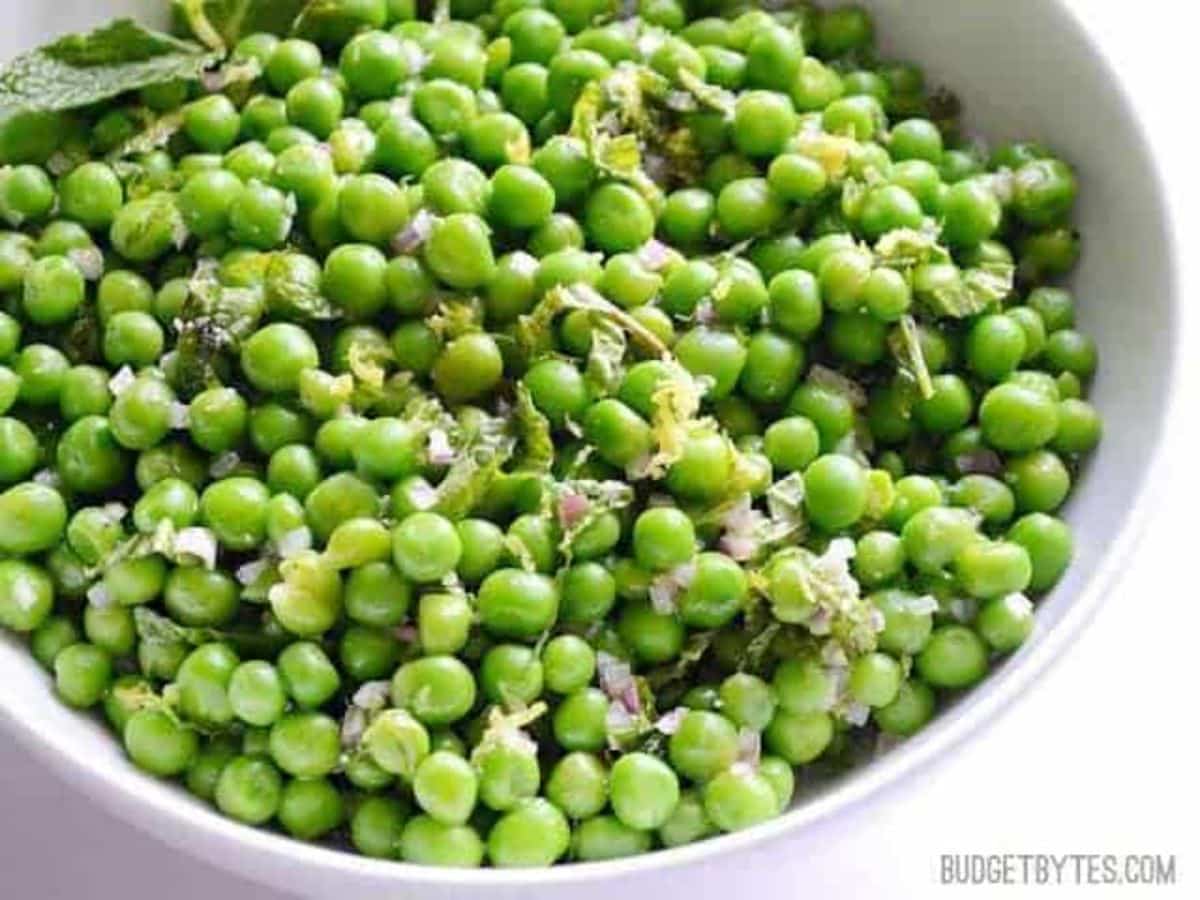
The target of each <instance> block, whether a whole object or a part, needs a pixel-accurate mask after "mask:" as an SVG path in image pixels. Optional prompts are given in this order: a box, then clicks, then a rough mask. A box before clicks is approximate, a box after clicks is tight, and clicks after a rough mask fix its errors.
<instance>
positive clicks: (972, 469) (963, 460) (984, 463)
mask: <svg viewBox="0 0 1200 900" xmlns="http://www.w3.org/2000/svg"><path fill="white" fill-rule="evenodd" d="M954 465H955V467H956V468H957V469H958V471H960V472H961V473H962V474H964V475H1003V474H1004V461H1003V460H1002V459H1001V458H1000V455H999V454H998V453H997V452H996V451H995V450H989V449H987V448H986V447H985V448H981V449H979V450H972V451H971V452H970V453H963V454H962V455H960V456H956V457H954Z"/></svg>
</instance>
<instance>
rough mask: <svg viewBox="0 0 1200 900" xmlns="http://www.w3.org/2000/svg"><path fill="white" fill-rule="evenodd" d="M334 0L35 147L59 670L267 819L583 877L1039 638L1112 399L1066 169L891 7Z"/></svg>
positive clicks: (18, 263)
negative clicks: (889, 28)
mask: <svg viewBox="0 0 1200 900" xmlns="http://www.w3.org/2000/svg"><path fill="white" fill-rule="evenodd" d="M327 5H330V4H327ZM333 5H334V6H339V7H340V8H343V12H344V14H345V17H346V18H345V21H346V22H348V23H349V27H342V28H331V29H328V30H327V32H326V33H320V34H315V35H307V36H303V37H295V36H293V37H288V38H280V37H277V36H274V35H268V34H254V35H251V36H248V37H246V38H244V39H242V40H241V42H240V43H239V44H238V45H237V46H236V48H235V49H234V50H233V51H232V55H233V58H234V61H235V62H238V63H241V64H243V65H242V69H243V71H246V70H247V69H248V70H249V73H250V74H249V76H244V77H243V78H242V79H241V80H239V79H238V78H230V79H225V82H226V83H225V84H224V86H223V87H221V88H220V89H219V90H217V91H211V92H210V91H209V90H207V89H206V87H205V86H203V85H201V84H195V83H182V82H171V83H167V84H162V85H154V86H151V87H148V88H146V89H144V90H142V91H141V92H139V93H138V94H137V95H136V96H129V95H126V96H122V97H119V98H117V99H116V100H114V101H112V102H110V103H106V104H103V105H102V106H100V107H97V108H93V109H90V110H85V111H82V112H81V113H78V114H76V115H75V126H76V129H77V130H76V132H75V133H74V136H73V137H72V138H71V140H72V141H74V144H73V145H72V146H74V148H75V151H74V153H73V154H72V153H68V152H66V149H65V148H67V146H68V144H69V142H67V141H65V142H64V144H63V147H64V149H63V150H60V151H59V152H57V153H56V154H54V155H53V156H52V157H50V158H49V159H47V160H44V161H43V164H38V163H35V162H22V163H21V164H17V165H9V166H6V167H5V168H4V169H3V170H2V171H0V216H2V217H3V218H5V219H6V220H7V222H8V224H9V226H10V227H11V229H12V230H9V231H5V232H3V233H2V234H0V292H2V296H3V308H4V310H5V311H4V312H0V488H2V492H0V625H2V626H4V627H5V628H7V629H10V630H11V631H13V632H16V633H17V634H18V635H21V636H23V638H25V639H27V641H28V645H29V647H30V649H31V651H32V654H33V656H34V657H35V658H36V659H37V660H38V661H39V662H40V663H41V664H42V665H44V666H45V667H47V668H48V669H50V670H52V672H53V676H54V684H55V689H56V691H57V693H58V695H59V696H60V697H61V698H62V700H63V701H64V702H66V703H68V704H70V705H72V706H74V707H78V708H80V709H92V708H98V709H99V710H101V711H102V713H103V717H104V718H105V720H106V721H107V722H108V723H109V724H110V725H111V727H112V729H113V731H114V732H115V734H116V735H117V736H118V738H119V739H120V740H121V741H122V742H123V744H124V747H125V749H126V751H127V752H128V755H129V757H130V759H131V760H132V761H133V763H134V764H135V765H137V766H138V767H140V768H141V769H144V770H145V771H147V772H149V773H152V774H154V775H156V776H160V777H164V778H170V779H177V780H179V781H181V782H182V783H183V784H184V785H186V787H187V789H188V790H189V791H191V792H193V793H194V794H195V795H197V796H198V797H201V798H204V799H205V800H207V801H211V802H212V803H213V804H215V806H216V807H217V808H218V809H219V810H220V811H221V812H222V813H223V814H225V815H227V816H229V817H232V818H233V819H236V820H238V821H241V822H245V823H249V824H253V825H274V826H277V827H278V828H280V829H282V830H283V831H285V832H286V833H288V834H291V835H293V836H295V837H297V838H301V839H305V840H318V839H327V840H333V841H336V842H339V843H345V844H348V845H349V846H351V847H353V848H354V849H356V850H357V851H359V852H361V853H364V854H367V855H370V856H375V857H382V858H389V859H401V860H406V861H410V862H415V863H424V864H433V865H447V866H479V865H482V864H485V863H486V864H490V865H493V866H501V867H506V866H542V865H549V864H552V863H554V862H556V861H560V860H580V861H586V860H600V859H608V858H613V857H618V856H624V855H629V854H636V853H642V852H646V851H650V850H652V849H654V848H658V847H674V846H678V845H681V844H684V843H688V842H692V841H696V840H700V839H703V838H705V837H708V836H710V835H715V834H718V833H720V832H727V831H732V830H736V829H741V828H745V827H748V826H751V825H754V824H756V823H758V822H761V821H763V820H766V819H769V818H771V817H774V816H777V815H779V814H780V813H782V812H783V811H784V810H786V809H787V808H788V806H789V804H790V803H791V802H792V800H793V793H794V792H795V791H796V789H797V787H798V786H799V787H800V788H801V790H803V787H804V785H806V784H807V783H809V781H810V780H812V778H814V777H815V774H814V773H819V772H821V771H823V770H824V769H827V768H830V767H835V768H836V767H837V766H838V765H839V761H842V760H844V759H846V758H847V757H848V755H849V754H850V752H851V750H853V749H854V748H855V747H856V746H859V745H861V744H862V742H863V741H864V740H875V739H876V736H878V737H882V738H896V737H904V736H908V735H911V734H913V733H914V732H916V731H917V730H918V729H920V728H921V727H922V726H923V725H925V724H926V723H927V722H928V721H929V720H930V719H931V718H932V717H933V715H934V713H935V710H936V708H937V706H938V705H939V703H940V702H942V701H944V700H946V699H948V698H952V697H953V696H954V695H955V694H956V692H958V691H960V690H962V689H964V688H968V687H970V686H972V685H974V684H976V683H977V682H979V681H980V680H981V679H982V678H984V676H985V675H986V674H987V672H988V670H989V667H990V666H991V665H992V664H993V663H994V662H995V660H996V659H997V658H998V657H999V656H1001V655H1003V654H1007V653H1009V652H1011V651H1014V650H1015V649H1017V648H1018V647H1019V646H1020V645H1021V644H1022V642H1023V641H1025V639H1026V638H1027V637H1028V636H1029V635H1030V633H1031V630H1032V629H1033V628H1034V613H1033V605H1032V603H1031V599H1030V598H1036V597H1037V596H1039V595H1040V594H1042V593H1044V592H1045V591H1047V590H1049V589H1050V588H1051V587H1053V586H1054V585H1055V583H1056V582H1057V581H1058V580H1059V579H1060V577H1061V576H1062V575H1063V573H1064V571H1065V570H1066V568H1067V566H1068V563H1069V561H1070V558H1071V556H1072V538H1071V533H1070V531H1069V529H1068V526H1067V525H1066V524H1065V523H1064V522H1063V521H1062V520H1061V519H1059V518H1057V517H1056V513H1057V512H1058V511H1059V509H1060V507H1061V506H1062V505H1063V503H1064V501H1065V500H1066V498H1067V495H1068V493H1069V491H1070V488H1071V485H1072V481H1073V477H1074V474H1075V472H1076V471H1077V468H1078V465H1079V463H1080V460H1081V458H1082V457H1083V456H1084V455H1085V454H1086V453H1088V451H1090V450H1092V449H1093V448H1094V447H1095V446H1096V444H1097V442H1098V441H1099V439H1100V432H1101V423H1100V419H1099V417H1098V415H1097V413H1096V411H1095V410H1094V409H1093V407H1092V406H1090V405H1089V404H1088V403H1087V401H1086V400H1084V399H1082V398H1083V395H1084V393H1085V390H1086V386H1087V384H1088V381H1089V379H1090V378H1091V377H1092V375H1093V372H1094V370H1095V368H1096V361H1097V353H1096V349H1095V346H1094V344H1093V342H1092V341H1091V340H1090V339H1089V338H1088V337H1087V336H1085V335H1084V334H1082V333H1081V332H1079V331H1077V330H1075V327H1074V320H1075V309H1074V303H1073V299H1072V296H1071V294H1070V293H1069V292H1068V291H1067V290H1065V289H1064V288H1062V287H1059V286H1055V284H1054V282H1055V281H1056V279H1059V278H1061V277H1062V276H1064V275H1066V274H1067V273H1068V272H1069V271H1070V270H1071V268H1072V267H1073V266H1074V264H1075V262H1076V259H1077V257H1078V252H1079V243H1078V236H1077V235H1076V234H1075V232H1074V231H1073V230H1072V229H1071V226H1070V215H1071V209H1072V206H1073V203H1074V200H1075V196H1076V191H1077V185H1076V179H1075V176H1074V174H1073V172H1072V170H1071V169H1070V167H1069V166H1068V165H1067V164H1066V163H1064V162H1062V161H1060V160H1058V159H1056V158H1055V157H1053V155H1051V154H1050V153H1049V152H1048V151H1047V150H1045V149H1043V148H1042V147H1040V146H1039V145H1036V144H1033V143H1014V144H1007V145H1004V146H1002V147H999V148H998V149H996V150H995V151H994V152H992V153H991V154H990V155H989V154H988V153H986V152H985V151H984V150H982V149H981V148H980V147H979V146H978V145H975V144H971V143H970V142H968V141H967V140H966V138H965V137H964V136H963V134H962V133H961V131H960V129H959V126H958V123H957V119H956V111H955V109H954V106H955V104H954V102H953V98H952V97H950V96H949V95H948V94H946V92H944V91H939V90H931V89H928V88H927V87H926V86H925V84H924V81H923V78H922V74H921V70H920V69H919V68H917V67H915V66H913V65H909V64H903V63H894V62H890V61H887V60H884V59H881V58H880V57H879V56H878V55H877V54H876V52H875V51H874V49H873V28H872V22H871V19H870V17H869V16H868V14H867V13H866V12H864V11H863V10H862V9H860V8H857V7H853V6H847V7H840V8H836V9H829V10H819V9H816V8H814V7H812V6H810V5H807V4H804V3H797V4H794V5H789V6H788V8H787V9H784V10H780V11H775V12H767V11H763V10H762V9H751V10H749V11H747V10H746V9H745V8H744V7H739V6H736V5H735V6H725V5H723V4H721V3H720V2H716V0H643V2H641V3H639V4H638V5H637V8H636V10H635V11H634V13H632V14H631V13H630V12H629V11H628V10H625V11H622V10H618V9H616V8H615V7H614V6H613V5H612V4H610V3H609V2H607V0H499V2H495V3H490V2H487V0H461V2H460V0H453V2H452V3H450V5H449V10H450V13H451V16H450V17H447V16H446V13H445V9H444V8H443V7H439V9H438V10H435V11H433V12H432V13H430V11H429V10H426V9H424V7H422V8H421V9H420V10H418V9H417V8H416V7H415V6H414V4H413V2H412V0H387V2H385V0H353V2H351V0H344V2H341V3H340V4H333ZM309 38H312V39H311V40H310V39H309ZM255 63H257V65H255ZM246 77H248V78H249V79H250V80H246ZM631 85H636V86H637V87H636V88H635V90H634V93H632V94H631V93H629V89H630V86H631ZM210 87H211V86H210ZM638 91H641V94H640V95H639V94H638ZM148 120H149V121H157V122H158V123H159V125H161V126H163V127H162V128H161V129H160V130H161V131H162V133H161V134H160V136H159V140H158V142H157V146H156V145H155V142H150V143H149V144H148V145H140V144H139V143H138V141H137V140H136V137H137V134H138V132H139V130H140V129H141V128H144V127H145V125H146V122H147V121H148ZM628 135H633V137H634V141H633V143H632V146H633V147H635V148H636V150H637V153H636V154H635V155H634V162H633V163H632V165H631V164H630V163H629V159H628V156H626V157H624V158H621V159H619V158H618V157H619V156H620V154H619V153H618V152H617V151H618V150H620V149H624V150H626V151H627V150H628V149H629V147H630V142H629V141H628V140H627V137H628ZM623 137H624V138H626V139H625V140H624V141H623V140H622V138H623ZM131 139H133V140H132V141H131ZM80 141H82V142H83V143H82V146H83V147H84V149H85V150H86V152H85V153H83V154H82V155H81V154H79V152H78V150H79V146H80ZM123 148H124V149H123ZM130 148H132V150H130Z"/></svg>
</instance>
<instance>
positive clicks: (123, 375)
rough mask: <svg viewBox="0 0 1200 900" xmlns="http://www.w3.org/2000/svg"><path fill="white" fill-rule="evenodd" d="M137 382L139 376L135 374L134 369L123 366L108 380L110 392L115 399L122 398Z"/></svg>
mask: <svg viewBox="0 0 1200 900" xmlns="http://www.w3.org/2000/svg"><path fill="white" fill-rule="evenodd" d="M135 381H137V376H136V375H134V374H133V369H131V368H129V366H121V368H119V369H117V373H116V374H115V375H113V377H112V378H110V379H108V390H109V391H110V392H111V393H112V395H113V396H114V397H120V396H121V395H122V394H123V393H125V392H126V391H127V390H129V387H130V385H132V384H133V383H134V382H135Z"/></svg>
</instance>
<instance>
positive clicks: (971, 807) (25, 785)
mask: <svg viewBox="0 0 1200 900" xmlns="http://www.w3.org/2000/svg"><path fill="white" fill-rule="evenodd" d="M26 2H29V0H26ZM34 2H36V0H34ZM947 2H956V0H947ZM968 2H969V0H968ZM1072 4H1073V5H1074V6H1075V7H1076V9H1077V10H1078V12H1079V13H1080V15H1081V17H1082V18H1083V19H1084V21H1085V23H1086V25H1087V27H1088V28H1089V29H1090V30H1091V31H1092V32H1093V34H1094V35H1095V36H1096V37H1097V38H1098V39H1099V40H1100V41H1101V43H1102V44H1103V45H1104V47H1105V49H1106V50H1107V52H1108V53H1109V55H1110V56H1111V57H1112V59H1113V61H1114V63H1115V64H1116V67H1117V68H1118V70H1119V71H1121V72H1122V73H1123V76H1124V78H1125V80H1126V83H1127V85H1128V86H1129V88H1130V90H1131V92H1132V94H1133V96H1134V98H1135V101H1136V103H1137V104H1138V106H1139V107H1140V108H1141V110H1142V112H1143V114H1144V117H1145V120H1146V123H1147V126H1148V127H1149V129H1150V131H1151V136H1152V139H1153V142H1154V144H1155V146H1156V147H1157V150H1158V152H1159V154H1160V159H1161V161H1162V165H1163V168H1164V171H1165V174H1166V178H1167V183H1168V186H1169V191H1170V192H1171V194H1172V200H1173V203H1174V205H1175V214H1176V217H1177V221H1178V225H1179V229H1178V234H1179V245H1180V249H1181V251H1182V255H1183V256H1184V257H1185V264H1186V257H1187V256H1189V255H1191V256H1195V255H1196V250H1195V249H1194V248H1195V247H1196V243H1197V241H1200V177H1198V176H1197V173H1198V172H1200V162H1198V161H1197V154H1196V148H1197V140H1196V139H1197V137H1198V136H1200V129H1198V128H1197V127H1196V122H1197V116H1198V104H1197V95H1196V88H1197V86H1198V85H1200V80H1198V78H1197V75H1196V72H1197V66H1196V58H1195V57H1196V52H1197V45H1196V44H1195V33H1196V29H1195V25H1196V22H1197V20H1198V18H1200V17H1197V16H1196V14H1195V13H1194V12H1191V11H1190V9H1191V7H1192V5H1191V4H1190V3H1188V2H1184V0H1142V2H1140V3H1136V4H1133V3H1129V2H1126V0H1072ZM14 6H19V4H14ZM16 14H17V15H19V13H16ZM1128 177H1129V178H1134V179H1137V178H1144V177H1147V173H1143V172H1136V171H1130V172H1129V173H1128ZM1190 268H1191V269H1195V268H1197V267H1196V266H1191V267H1190ZM1185 275H1186V276H1187V277H1186V280H1185V284H1186V285H1188V286H1190V285H1191V284H1192V283H1194V282H1195V279H1194V278H1193V277H1192V272H1187V273H1185ZM1187 293H1188V291H1187V290H1186V289H1185V294H1187ZM1187 299H1190V297H1189V298H1187ZM1129 300H1130V302H1136V298H1129ZM1186 306H1187V304H1186V303H1185V307H1186ZM1194 318H1195V317H1194V316H1192V315H1190V310H1189V311H1188V313H1187V314H1186V315H1185V319H1186V326H1187V328H1188V329H1189V335H1188V338H1189V339H1188V343H1187V346H1188V347H1189V348H1192V350H1191V354H1192V355H1191V358H1190V359H1189V358H1187V356H1188V354H1187V353H1185V364H1184V372H1183V377H1184V380H1185V384H1184V385H1183V394H1182V395H1181V396H1182V402H1180V403H1178V404H1177V405H1176V422H1175V428H1174V431H1173V434H1172V436H1171V452H1170V454H1169V456H1168V458H1167V461H1166V463H1165V465H1168V466H1169V467H1170V471H1169V472H1168V473H1167V477H1166V478H1165V479H1164V480H1163V483H1165V484H1166V485H1167V490H1166V491H1165V492H1164V496H1163V497H1162V498H1161V501H1160V507H1159V510H1158V512H1157V514H1156V515H1155V516H1154V517H1153V519H1152V521H1151V524H1150V526H1149V528H1148V530H1147V532H1146V535H1145V538H1144V540H1143V543H1142V545H1141V547H1140V550H1139V551H1138V553H1137V555H1136V557H1135V560H1134V561H1133V562H1132V563H1131V564H1130V566H1129V568H1128V571H1127V572H1126V574H1125V576H1124V577H1123V579H1122V580H1121V582H1120V583H1119V584H1117V585H1116V586H1115V588H1114V590H1113V592H1112V595H1111V597H1110V599H1109V601H1108V603H1107V605H1106V606H1105V607H1103V608H1102V610H1101V612H1100V614H1099V616H1098V617H1097V618H1096V620H1095V621H1094V623H1093V624H1092V625H1091V627H1090V628H1088V629H1087V630H1086V631H1085V632H1084V633H1083V635H1082V637H1081V639H1080V641H1079V643H1078V646H1076V647H1075V648H1073V649H1072V651H1071V652H1070V653H1069V654H1068V655H1067V656H1066V657H1065V658H1064V659H1063V660H1062V661H1061V662H1059V663H1058V664H1057V665H1056V666H1055V667H1053V668H1052V669H1051V670H1050V671H1049V672H1048V673H1046V675H1045V676H1044V677H1043V679H1042V683H1041V684H1040V685H1039V686H1038V687H1037V688H1036V689H1035V690H1034V691H1033V692H1032V693H1031V694H1030V695H1029V696H1028V697H1027V698H1026V699H1025V700H1024V701H1023V702H1022V703H1020V704H1018V705H1017V707H1016V708H1015V709H1013V710H1011V711H1010V712H1009V713H1007V714H1006V715H1005V716H1004V718H1003V719H1002V720H1001V721H999V722H998V723H996V724H995V725H994V726H993V727H992V728H991V729H990V730H988V731H987V732H986V733H985V734H983V735H982V736H981V737H979V738H976V739H974V740H973V741H971V742H969V743H967V744H965V745H963V746H960V747H959V748H957V749H956V750H954V751H953V754H952V756H951V757H950V758H947V759H944V760H941V761H939V762H938V763H935V764H934V765H933V766H931V767H929V768H928V769H927V770H926V771H925V772H924V773H923V774H922V775H921V776H920V777H919V779H918V780H917V781H915V782H913V783H911V784H909V785H908V786H907V787H905V788H902V789H900V790H896V791H893V792H892V793H891V794H890V795H889V796H887V797H886V798H884V799H883V800H882V801H881V802H876V803H873V804H871V805H870V806H869V807H868V809H866V810H865V811H863V812H861V813H859V814H857V815H856V816H854V817H852V818H849V819H845V820H843V821H842V822H841V823H840V824H837V825H833V826H827V827H823V828H822V830H821V831H820V832H819V833H817V834H813V835H809V836H806V837H805V838H803V839H800V840H798V841H797V843H796V845H795V846H794V847H793V848H790V849H791V852H789V853H787V854H780V858H779V860H778V862H777V863H776V864H774V865H772V867H771V869H770V871H765V872H764V871H762V870H761V869H760V870H757V871H753V872H738V871H736V870H735V869H731V870H730V871H729V879H728V881H725V880H724V879H720V880H721V881H722V882H724V883H721V884H716V883H714V884H713V886H712V891H711V893H712V895H713V896H717V895H718V894H719V895H721V896H723V897H729V896H731V895H732V894H733V893H734V892H737V893H741V894H743V895H744V894H746V893H747V892H748V891H749V890H750V889H751V887H752V889H753V892H754V893H755V894H756V895H757V896H758V897H760V898H776V897H778V898H798V897H806V898H807V897H822V898H843V897H844V898H862V897H897V898H899V897H903V898H912V897H939V898H940V897H945V898H951V900H952V898H956V897H959V896H962V897H969V898H976V900H985V898H991V897H1002V898H1016V897H1024V896H1026V895H1027V894H1028V893H1030V892H1034V891H1031V890H1030V889H1022V888H1017V887H1013V888H994V889H993V888H979V887H970V888H962V889H952V888H947V887H941V886H939V885H938V882H937V867H938V858H939V855H940V854H942V853H948V852H963V853H995V852H1003V851H1009V852H1043V853H1051V852H1052V853H1060V854H1061V853H1084V852H1089V853H1092V852H1094V853H1104V852H1112V853H1121V854H1124V853H1136V852H1149V853H1167V854H1169V853H1174V854H1177V855H1178V859H1177V880H1178V882H1179V884H1177V886H1176V887H1175V888H1130V887H1123V888H1103V887H1080V888H1074V889H1071V888H1060V889H1049V888H1043V889H1041V890H1040V891H1036V893H1038V894H1039V895H1052V896H1054V897H1056V898H1057V897H1075V896H1078V897H1087V898H1097V900H1099V898H1104V897H1109V896H1111V897H1120V898H1134V897H1142V896H1145V897H1174V896H1192V897H1195V896H1200V839H1198V837H1197V835H1200V824H1198V823H1197V810H1196V805H1197V801H1198V800H1200V777H1198V776H1197V770H1198V768H1200V760H1198V759H1197V747H1196V742H1195V736H1196V733H1197V727H1196V720H1197V695H1198V689H1200V678H1198V675H1200V655H1198V654H1197V652H1196V639H1197V635H1200V613H1198V612H1197V609H1198V607H1200V590H1198V585H1200V565H1198V561H1200V557H1198V553H1197V551H1198V546H1197V545H1198V543H1200V529H1198V527H1197V525H1198V523H1200V466H1197V465H1196V464H1195V462H1194V456H1195V454H1194V451H1193V448H1194V447H1195V446H1196V443H1197V439H1198V438H1200V419H1198V418H1197V408H1196V404H1197V401H1198V400H1200V394H1198V393H1197V391H1196V390H1195V387H1196V385H1197V382H1198V381H1200V379H1198V378H1197V374H1200V366H1198V365H1197V364H1195V363H1194V362H1192V360H1193V359H1194V358H1195V356H1194V354H1195V353H1196V350H1197V349H1200V344H1198V343H1197V341H1196V340H1194V339H1193V338H1195V337H1196V334H1195V330H1196V329H1195V327H1194V325H1195V323H1194V321H1193V319H1194ZM1152 364H1153V361H1152V360H1148V361H1147V365H1152ZM2 740H3V739H2V738H0V741H2ZM0 897H3V898H6V900H7V898H11V900H57V898H59V897H62V898H71V900H90V898H109V897H121V898H124V900H149V898H159V897H169V898H170V900H192V898H196V900H201V898H202V900H214V898H219V900H248V898H254V900H282V898H283V897H284V895H282V894H278V893H275V892H272V891H267V890H264V889H262V888H260V887H257V886H254V885H250V884H248V883H246V882H243V881H241V880H239V879H235V878H233V877H232V876H229V875H227V874H225V873H223V872H221V871H218V870H215V869H211V868H209V867H208V866H206V865H204V864H201V863H199V862H196V861H194V860H192V859H191V858H189V857H187V856H185V855H182V854H180V853H178V852H176V851H174V850H171V849H168V848H167V847H165V846H163V845H161V844H159V843H157V842H156V841H155V840H154V839H152V838H150V837H147V836H146V835H144V834H142V833H141V832H139V831H136V830H134V829H133V828H132V827H131V826H129V825H127V824H125V823H124V822H121V821H118V820H116V819H113V818H111V817H109V816H108V815H107V814H106V813H104V812H103V811H102V810H100V809H98V808H97V807H95V806H94V805H92V803H91V802H90V801H88V800H87V799H85V798H83V797H82V796H80V795H78V794H76V793H75V792H74V791H73V790H71V789H70V788H68V787H67V786H65V785H64V784H62V783H60V782H59V781H58V780H57V779H56V778H55V777H54V776H52V775H51V774H50V773H49V772H47V771H46V770H45V769H43V768H42V766H41V765H40V764H39V763H38V762H36V761H35V760H33V759H32V758H31V757H29V756H28V755H26V753H25V752H24V751H23V750H20V749H18V748H17V747H14V746H10V745H7V744H0Z"/></svg>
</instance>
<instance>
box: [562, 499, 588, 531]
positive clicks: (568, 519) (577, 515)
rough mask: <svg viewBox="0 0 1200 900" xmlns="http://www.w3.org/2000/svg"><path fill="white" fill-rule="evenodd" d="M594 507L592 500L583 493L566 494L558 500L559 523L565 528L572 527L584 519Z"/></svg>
mask: <svg viewBox="0 0 1200 900" xmlns="http://www.w3.org/2000/svg"><path fill="white" fill-rule="evenodd" d="M591 508H592V502H591V501H590V500H588V498H587V497H585V496H584V495H583V494H577V493H574V492H572V493H569V494H564V495H563V497H562V499H561V500H559V501H558V523H559V524H560V525H561V526H562V527H563V528H570V527H571V526H572V525H575V524H577V523H579V522H580V521H582V520H583V517H584V516H586V515H587V514H588V511H589V510H590V509H591Z"/></svg>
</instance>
